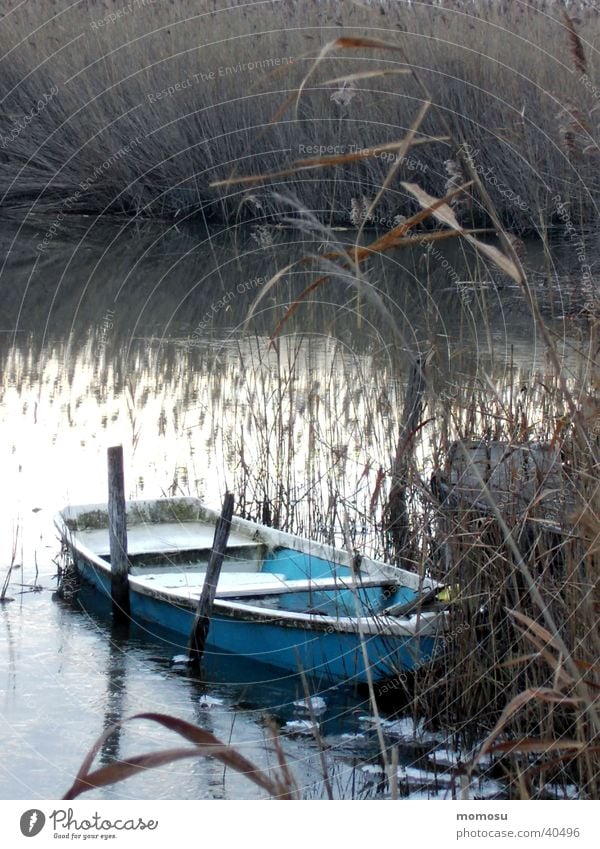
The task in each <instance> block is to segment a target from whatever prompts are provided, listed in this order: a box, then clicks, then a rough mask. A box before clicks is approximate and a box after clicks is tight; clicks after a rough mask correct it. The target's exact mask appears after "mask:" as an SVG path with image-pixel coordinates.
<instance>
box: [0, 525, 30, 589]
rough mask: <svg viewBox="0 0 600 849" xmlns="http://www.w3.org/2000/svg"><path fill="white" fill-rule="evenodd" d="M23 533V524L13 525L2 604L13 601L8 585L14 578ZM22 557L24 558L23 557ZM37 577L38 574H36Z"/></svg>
mask: <svg viewBox="0 0 600 849" xmlns="http://www.w3.org/2000/svg"><path fill="white" fill-rule="evenodd" d="M21 535H22V532H21V526H20V525H18V524H17V525H16V526H13V540H12V549H11V554H10V564H9V566H8V569H7V570H6V575H5V576H4V581H3V583H2V589H1V590H0V604H2V603H3V602H7V601H12V598H10V597H9V596H7V595H6V593H7V592H8V587H9V585H10V580H11V578H12V573H13V569H14V568H15V565H16V562H17V551H18V548H19V537H20V536H21ZM21 559H22V558H21ZM36 577H37V576H36Z"/></svg>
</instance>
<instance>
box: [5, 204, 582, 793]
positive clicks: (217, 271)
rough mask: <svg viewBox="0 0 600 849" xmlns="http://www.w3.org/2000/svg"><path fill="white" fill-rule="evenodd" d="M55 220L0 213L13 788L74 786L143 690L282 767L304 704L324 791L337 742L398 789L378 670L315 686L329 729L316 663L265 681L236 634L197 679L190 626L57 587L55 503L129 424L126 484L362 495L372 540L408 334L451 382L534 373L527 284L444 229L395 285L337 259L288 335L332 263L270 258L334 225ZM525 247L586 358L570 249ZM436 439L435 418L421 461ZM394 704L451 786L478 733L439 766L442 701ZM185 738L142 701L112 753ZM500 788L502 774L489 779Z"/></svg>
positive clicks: (539, 350)
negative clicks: (314, 726) (385, 749)
mask: <svg viewBox="0 0 600 849" xmlns="http://www.w3.org/2000/svg"><path fill="white" fill-rule="evenodd" d="M43 232H44V222H43V220H41V221H39V222H36V221H32V222H30V223H28V224H26V225H16V224H12V223H11V222H3V228H2V235H1V237H0V240H1V242H2V248H3V250H2V253H3V256H5V257H6V259H5V262H4V265H3V266H2V269H1V271H0V292H1V301H0V302H1V304H2V307H1V309H2V313H1V318H0V370H1V378H0V444H1V445H2V466H1V468H2V482H3V486H2V491H1V493H0V500H1V502H2V504H1V508H2V509H1V510H0V516H1V520H0V567H1V569H2V574H4V573H5V572H6V570H7V568H8V566H9V565H10V563H11V561H12V562H13V563H14V564H15V567H16V568H15V569H14V570H13V572H12V580H11V585H10V587H9V589H8V595H9V596H11V597H12V598H13V599H14V601H13V602H11V603H9V604H4V605H0V623H1V628H2V632H3V644H2V650H1V655H0V664H1V665H0V675H1V681H2V694H1V699H2V702H1V704H2V707H1V709H0V717H1V720H2V723H3V729H2V730H3V733H2V740H3V754H4V757H3V758H2V766H1V768H0V797H2V798H5V799H12V798H33V799H35V798H58V797H60V796H61V795H62V794H63V793H64V792H65V791H66V790H67V788H68V787H69V785H70V783H71V782H72V780H73V778H74V775H75V773H76V770H77V768H78V766H79V764H80V762H81V760H82V758H83V756H84V754H85V753H86V751H87V750H88V749H89V747H90V746H91V744H92V743H93V741H94V740H95V739H96V737H97V736H99V735H100V734H101V733H102V731H103V729H104V728H105V727H107V726H108V725H109V724H110V723H111V722H113V721H115V720H117V719H120V718H124V717H127V716H130V715H132V714H133V713H135V712H138V711H141V710H144V711H148V710H151V711H159V712H164V713H170V714H173V715H176V716H179V717H181V718H184V719H188V720H191V721H193V722H196V723H198V724H200V725H201V726H202V727H204V728H206V729H208V730H210V731H212V732H213V733H214V734H215V735H216V736H217V737H219V738H221V739H223V740H225V741H227V742H231V743H232V744H234V745H235V746H236V747H237V748H238V749H239V750H240V751H242V752H243V754H244V755H246V756H247V757H248V758H249V759H250V760H252V761H254V762H255V763H256V764H257V765H259V766H262V767H264V768H267V767H268V766H269V765H274V764H275V761H276V756H275V753H274V750H273V745H272V742H271V740H270V731H269V726H268V717H271V718H272V719H273V721H274V722H276V723H277V724H278V725H280V726H282V727H283V729H284V736H283V740H284V750H285V753H286V756H287V758H288V760H289V763H290V765H291V768H292V771H293V772H294V774H295V776H296V780H297V782H298V785H299V786H300V788H301V792H302V794H303V795H305V796H307V797H317V798H322V797H324V796H325V794H326V786H325V782H324V780H323V764H324V763H325V764H326V767H327V771H328V773H329V775H330V784H331V788H332V792H333V794H334V795H336V796H340V797H345V798H350V797H356V798H359V797H360V798H362V797H370V796H376V795H377V794H378V793H380V792H383V783H382V773H381V765H380V758H379V755H378V751H379V744H378V740H377V736H376V734H375V732H374V730H373V725H372V711H371V708H370V706H369V703H368V699H367V697H366V696H365V694H362V693H354V692H352V691H350V690H349V689H347V688H344V687H335V688H331V687H329V686H327V685H323V686H321V687H318V686H316V687H315V689H314V692H313V693H312V695H314V696H319V697H320V698H322V699H324V702H325V709H324V712H323V713H321V714H320V715H319V716H318V721H319V732H320V739H321V741H322V743H321V746H320V745H318V744H317V741H316V739H315V737H314V736H313V735H312V734H311V733H306V730H307V729H306V728H305V727H304V726H303V724H302V721H305V720H306V719H307V716H306V713H305V712H303V710H302V708H301V707H298V706H295V705H294V702H295V701H297V700H299V699H302V698H303V696H304V691H303V685H302V682H301V681H300V680H299V679H297V678H275V679H273V680H270V681H269V682H268V683H266V684H265V683H262V684H260V685H257V684H256V683H254V681H255V678H256V677H260V676H255V675H253V670H252V668H251V666H250V665H249V664H248V663H244V662H240V661H235V660H234V659H232V660H231V661H230V662H229V663H227V664H222V665H220V666H219V668H217V669H209V670H206V674H205V679H206V680H205V681H204V682H199V681H194V680H192V679H190V678H189V677H188V676H186V675H184V674H182V673H181V671H179V670H178V669H177V668H176V666H175V667H174V666H173V664H172V662H171V660H172V651H170V647H169V645H168V643H163V642H160V641H159V640H154V641H150V640H148V639H147V638H145V637H144V635H143V634H134V635H132V637H131V639H130V640H128V641H123V639H121V638H119V636H118V635H113V634H112V633H111V629H110V621H109V617H106V616H103V615H102V614H101V612H98V611H96V610H90V609H87V608H86V606H85V605H83V604H78V605H74V606H73V605H68V604H66V603H64V602H60V601H56V600H54V599H53V590H54V589H55V588H56V582H55V574H56V559H57V557H58V554H59V545H58V541H57V538H56V534H55V532H54V529H53V525H52V516H53V514H54V513H55V512H56V511H57V510H58V509H60V507H61V506H63V505H64V504H66V503H88V502H98V501H104V500H105V499H106V449H107V447H108V446H110V445H114V444H119V443H121V444H123V446H124V452H125V457H126V488H127V494H128V496H129V497H157V496H161V495H167V494H194V495H196V494H197V495H199V496H200V497H202V498H204V499H205V500H206V501H207V502H208V503H209V504H210V505H211V506H218V505H219V503H220V498H221V496H222V494H223V493H224V491H225V489H226V488H231V489H232V490H233V492H234V493H235V494H236V499H237V509H238V512H244V513H245V514H246V515H253V516H255V517H261V516H263V517H265V516H267V517H270V518H271V520H274V521H276V522H277V523H278V524H280V525H283V526H285V527H287V528H290V529H292V530H294V531H297V532H300V533H304V534H306V535H310V536H321V537H326V536H327V534H328V533H330V531H329V530H328V529H330V528H331V526H332V523H333V524H335V519H336V515H337V517H338V518H339V509H340V507H339V505H343V506H344V507H345V508H346V509H347V510H348V512H349V514H350V516H351V519H352V522H353V525H352V527H353V531H354V532H355V533H356V534H357V535H359V539H360V543H361V545H363V546H364V548H365V549H372V550H374V549H376V547H377V535H376V533H375V532H374V531H373V530H372V528H371V524H370V522H369V521H368V514H369V505H370V503H371V499H372V498H373V493H374V491H375V488H376V485H377V484H376V481H377V474H378V470H380V469H383V470H385V469H386V468H389V464H390V458H391V456H392V455H393V450H394V444H395V437H396V434H397V430H398V421H399V415H400V409H401V404H402V397H403V391H404V390H403V387H404V384H405V380H406V375H407V373H408V369H409V366H410V361H411V354H412V352H414V351H415V350H417V349H420V350H427V351H429V352H430V353H432V354H433V361H434V364H435V366H434V368H433V370H432V374H431V382H432V383H433V385H434V386H435V388H436V391H439V392H443V391H444V390H445V389H447V387H448V386H450V387H452V386H454V387H456V386H462V385H466V384H467V383H469V382H473V381H474V380H478V379H479V380H480V381H481V382H485V380H487V379H488V378H490V379H491V380H492V381H494V382H495V385H496V386H503V387H506V386H507V385H508V384H510V385H511V386H514V385H517V384H518V385H519V386H522V385H527V384H528V383H532V384H533V382H534V381H535V376H536V375H540V374H542V375H543V374H544V372H545V370H546V368H547V363H546V360H545V355H544V350H543V347H542V346H541V344H540V339H539V334H538V332H537V329H536V328H535V326H534V325H533V323H532V320H531V317H530V316H529V313H528V311H527V309H526V308H525V306H524V303H523V299H522V296H521V295H520V293H519V292H518V291H517V290H516V289H515V288H514V287H513V286H511V285H509V284H508V282H507V281H506V280H502V279H500V277H499V275H496V274H495V273H493V271H492V270H490V274H489V281H488V282H487V283H486V286H485V287H481V286H480V287H478V288H477V289H475V288H474V287H472V286H470V285H469V283H468V282H467V281H468V280H469V279H472V277H473V265H474V263H475V262H476V260H475V259H474V257H472V256H465V255H463V254H462V253H461V251H460V250H458V249H450V248H449V249H447V250H445V253H444V257H446V259H442V256H441V255H440V256H435V257H434V256H432V254H428V255H424V254H423V251H422V250H421V251H414V252H405V253H404V254H396V255H394V256H390V257H387V258H385V259H381V258H374V259H373V260H372V262H371V264H370V268H369V279H371V280H374V281H376V284H377V286H376V289H377V299H378V303H375V301H374V299H373V297H372V296H371V295H369V293H368V290H367V288H366V287H364V286H363V287H362V288H361V289H360V290H359V289H357V288H356V287H354V286H352V285H351V284H350V283H349V281H348V280H347V279H345V278H344V277H343V275H342V276H338V277H336V278H335V279H332V280H331V281H330V282H329V283H328V285H327V286H326V287H322V288H321V289H319V290H317V292H316V293H315V294H314V296H313V297H312V298H311V299H309V301H308V302H307V303H305V304H304V305H303V306H302V307H301V308H300V309H299V310H297V311H296V313H295V315H294V316H293V317H292V318H291V320H290V321H289V322H288V323H286V324H285V325H284V327H283V329H282V331H281V332H280V333H279V335H278V340H277V344H276V345H275V346H272V345H270V344H269V335H270V334H271V333H272V332H273V331H274V329H275V327H276V326H277V323H278V321H279V319H280V318H281V317H282V315H283V314H284V312H285V310H286V306H287V305H289V304H290V303H291V302H292V301H293V299H294V296H295V295H297V294H298V293H299V292H301V291H302V289H303V288H304V287H305V286H306V285H308V284H309V283H310V282H311V280H313V279H314V276H315V274H314V270H313V269H312V268H311V267H310V266H308V265H307V264H303V265H298V266H296V267H295V268H294V270H293V271H292V272H290V274H288V275H287V276H286V277H285V278H284V279H283V280H282V281H281V282H280V283H279V284H278V285H277V286H273V287H272V288H269V287H267V286H266V285H265V284H266V281H267V280H268V279H269V278H270V277H271V276H272V275H273V274H274V273H275V272H276V271H277V270H278V269H280V268H282V267H284V266H286V265H287V264H288V263H290V262H291V261H292V260H293V259H299V258H301V257H302V256H305V255H307V254H309V253H315V252H316V251H317V249H318V248H319V243H318V242H316V243H314V242H310V241H308V240H307V238H306V237H298V236H294V234H293V233H291V232H286V231H273V232H272V233H271V234H269V238H268V239H267V238H266V237H265V235H264V233H261V232H254V233H249V234H248V233H244V235H243V236H242V235H240V233H239V232H232V233H224V234H209V233H207V232H205V231H204V230H202V229H198V230H194V229H193V228H188V229H185V230H178V229H177V228H176V227H166V226H162V225H158V224H140V223H136V222H113V223H104V224H102V225H101V226H99V225H98V224H97V223H96V222H95V221H94V220H93V219H86V218H81V219H75V218H74V219H72V220H70V221H68V223H66V224H65V225H64V228H63V230H62V231H61V232H59V233H58V235H57V237H56V238H55V240H54V241H53V243H52V245H51V247H50V248H48V249H47V250H46V251H43V252H40V251H39V250H38V248H37V247H36V246H37V245H38V244H39V242H40V238H39V237H40V234H43ZM344 238H345V237H344ZM267 242H269V244H267ZM271 242H272V244H271ZM557 255H558V256H559V258H560V252H558V254H557ZM529 263H530V265H531V267H532V270H533V273H534V276H535V275H537V277H538V278H539V279H538V282H539V283H540V287H541V290H542V291H543V293H544V298H543V307H544V310H545V314H546V315H547V317H548V320H549V323H550V326H551V327H552V329H553V331H554V332H555V333H556V337H557V339H558V347H559V350H560V353H561V355H562V356H564V359H565V362H567V363H569V362H571V360H572V361H573V362H574V361H575V357H574V353H573V351H574V348H575V347H576V346H578V345H582V344H583V343H584V342H583V340H585V329H584V328H581V327H580V326H579V324H578V322H577V321H576V320H575V319H574V318H573V316H574V314H575V313H576V311H577V309H578V307H579V304H578V301H577V294H576V292H574V291H573V288H572V287H570V286H569V285H568V284H567V282H566V281H565V280H564V279H563V278H559V279H561V280H563V284H562V285H559V286H556V281H555V285H554V287H552V285H551V283H552V280H551V278H552V273H553V272H551V273H550V276H549V278H548V280H547V281H546V282H545V283H544V282H543V280H542V279H541V278H543V271H542V270H541V269H543V267H544V260H543V257H542V254H541V251H540V250H539V249H538V248H537V247H536V246H533V247H532V248H531V250H530V254H529ZM453 270H456V271H457V274H456V275H454V276H452V275H451V272H452V271H453ZM259 293H261V294H263V295H264V298H263V300H262V301H261V302H260V303H259V304H258V306H257V308H256V311H255V314H254V315H253V317H252V319H251V320H250V321H249V323H246V320H247V318H248V314H249V310H250V307H251V304H252V302H253V300H254V299H255V298H256V297H257V295H258V294H259ZM575 379H576V372H575V371H574V372H573V380H574V381H575ZM502 391H504V390H502ZM532 395H533V393H532ZM430 448H431V446H430V445H429V443H427V440H426V439H425V441H424V443H423V446H422V448H421V451H422V462H423V464H424V468H426V467H427V466H428V464H429V465H430V464H431V462H432V458H431V456H430ZM336 510H338V513H337V514H336ZM83 601H85V599H83ZM384 727H385V729H386V735H387V737H388V740H389V742H390V744H398V745H399V746H400V751H401V762H402V763H403V764H404V767H403V770H404V771H403V772H402V780H403V781H405V786H406V787H408V788H409V789H410V790H411V791H413V792H416V793H424V794H425V795H429V796H431V797H432V798H436V797H437V798H441V797H443V796H444V795H445V794H450V793H451V792H452V791H451V780H450V779H449V777H448V772H447V769H448V768H449V767H448V763H449V764H450V766H451V765H452V763H453V762H454V760H455V759H456V753H452V752H447V751H444V752H441V753H440V752H438V755H439V758H438V760H439V761H440V764H443V763H446V761H447V762H448V763H446V767H442V766H440V774H439V775H438V778H437V779H436V780H435V782H434V783H433V784H431V783H430V782H431V780H432V779H431V774H429V777H426V778H422V777H421V778H419V775H424V773H422V770H423V769H425V768H427V769H430V767H431V758H430V759H429V761H427V763H428V764H429V766H427V764H425V766H424V762H423V760H422V757H423V755H424V754H426V753H427V752H429V751H430V750H432V749H435V748H436V746H438V747H439V746H440V745H441V743H440V738H438V737H436V736H435V735H431V734H429V733H428V732H426V731H424V730H423V728H422V727H419V728H418V729H417V733H416V737H415V735H414V734H413V725H412V722H411V721H410V720H409V719H404V720H402V719H401V720H396V721H393V720H391V719H389V718H388V722H387V725H384ZM173 742H174V741H173V738H172V737H171V736H170V735H169V733H168V732H166V731H165V730H163V729H159V728H158V727H154V726H152V725H150V724H148V723H144V724H142V723H137V724H132V725H129V726H125V727H124V728H123V729H122V731H121V732H120V734H119V736H118V737H117V738H115V739H112V741H110V742H109V743H108V744H106V745H105V747H104V748H103V751H102V753H101V755H100V760H104V762H108V761H110V759H111V758H113V757H115V756H117V755H118V756H120V757H124V756H127V755H132V754H135V753H139V752H141V751H146V750H149V749H151V748H153V747H157V746H159V745H165V744H172V743H173ZM174 744H175V745H176V743H174ZM321 747H322V748H321ZM444 759H445V760H444ZM413 762H414V765H413ZM411 770H413V772H411ZM419 770H421V772H419ZM444 770H446V771H445V772H444ZM424 785H428V789H426V788H425V789H424ZM497 791H498V788H497V787H496V786H494V785H493V783H492V784H489V785H487V786H485V787H483V789H482V787H479V788H478V790H477V789H476V790H475V791H474V792H481V793H483V795H493V794H494V792H497ZM260 792H261V791H259V790H258V789H257V788H255V787H254V785H252V784H251V783H250V782H249V781H248V780H247V779H245V778H243V777H241V776H239V775H237V774H236V773H234V772H232V771H231V770H224V769H223V767H222V766H219V765H218V764H217V763H216V762H215V763H212V762H210V761H206V760H197V761H192V760H190V761H180V762H178V763H176V764H174V765H171V766H168V767H164V768H162V769H160V770H155V771H152V772H149V773H148V774H147V775H144V776H142V777H136V778H134V779H130V780H128V781H127V782H125V783H124V784H121V785H117V786H116V787H115V788H112V789H110V790H105V791H97V792H96V793H95V794H91V795H96V796H97V797H111V798H112V797H117V798H161V799H170V798H173V799H192V798H253V797H254V796H258V795H260Z"/></svg>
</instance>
